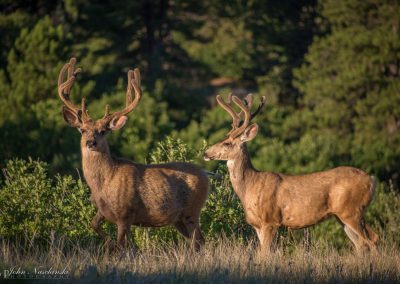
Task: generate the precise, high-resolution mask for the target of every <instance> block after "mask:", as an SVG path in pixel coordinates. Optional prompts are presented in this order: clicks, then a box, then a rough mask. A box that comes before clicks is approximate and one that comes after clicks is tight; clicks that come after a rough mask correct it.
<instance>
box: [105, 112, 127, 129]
mask: <svg viewBox="0 0 400 284" xmlns="http://www.w3.org/2000/svg"><path fill="white" fill-rule="evenodd" d="M127 120H128V117H126V116H125V115H123V116H119V117H115V118H113V119H112V120H111V121H110V123H109V124H108V128H109V129H111V130H118V129H121V128H122V127H123V126H124V125H125V123H126V121H127Z"/></svg>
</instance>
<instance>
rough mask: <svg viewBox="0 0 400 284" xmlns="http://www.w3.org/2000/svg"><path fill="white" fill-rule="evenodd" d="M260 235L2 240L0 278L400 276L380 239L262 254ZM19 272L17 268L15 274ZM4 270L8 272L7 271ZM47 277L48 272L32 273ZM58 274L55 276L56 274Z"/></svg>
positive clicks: (392, 249)
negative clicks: (197, 243) (112, 247)
mask: <svg viewBox="0 0 400 284" xmlns="http://www.w3.org/2000/svg"><path fill="white" fill-rule="evenodd" d="M255 247H256V246H255V243H254V242H250V243H249V244H247V245H245V244H243V243H242V242H239V241H235V240H228V239H226V238H221V239H220V240H218V241H212V242H208V243H207V244H206V246H205V247H204V248H203V249H202V250H201V251H200V252H198V253H196V252H192V251H190V250H188V249H187V247H186V245H185V244H183V243H182V244H179V245H165V246H162V245H157V246H150V247H147V248H143V249H140V250H137V249H132V248H131V249H129V250H128V252H126V253H124V254H120V255H115V254H109V253H107V252H106V251H105V250H104V248H103V247H99V246H98V245H95V244H94V243H92V244H87V245H76V244H73V243H71V242H67V241H65V240H64V241H63V240H59V241H52V242H50V243H49V244H48V245H46V246H44V247H43V246H41V247H39V246H36V245H32V244H29V243H26V244H24V245H14V244H12V243H10V242H8V241H4V240H3V241H1V242H0V269H1V270H0V272H1V274H2V276H0V280H1V281H0V282H2V281H4V283H15V280H12V279H9V280H5V279H4V273H7V271H6V270H8V273H10V269H11V268H13V269H14V271H17V270H18V268H19V272H20V274H21V273H22V272H25V273H31V274H32V273H33V271H34V270H35V268H36V269H38V270H41V271H43V270H44V271H50V272H51V271H59V272H60V271H63V270H64V269H65V272H68V274H67V276H68V278H69V279H67V280H58V281H60V282H63V283H75V282H80V283H227V282H229V283H231V282H241V283H242V282H243V283H260V282H262V283H287V282H302V283H321V282H328V283H349V282H351V283H394V282H400V265H399V264H400V251H399V248H398V247H396V246H395V245H392V244H389V243H382V244H381V246H380V248H379V251H380V253H379V255H370V254H365V255H357V254H355V253H354V252H353V250H352V249H345V250H342V251H340V252H338V251H337V250H335V249H333V248H331V247H329V246H328V245H324V244H321V243H320V244H314V245H312V246H311V247H310V249H309V250H306V249H305V248H304V247H303V246H302V245H299V246H282V245H278V246H277V248H276V249H275V251H274V252H272V253H270V254H269V255H267V256H264V257H263V256H261V255H260V254H259V253H258V252H257V250H256V249H255ZM17 276H18V275H17V274H16V276H15V277H17ZM2 277H3V278H2ZM30 281H31V282H35V283H48V282H49V280H30ZM53 281H54V280H53Z"/></svg>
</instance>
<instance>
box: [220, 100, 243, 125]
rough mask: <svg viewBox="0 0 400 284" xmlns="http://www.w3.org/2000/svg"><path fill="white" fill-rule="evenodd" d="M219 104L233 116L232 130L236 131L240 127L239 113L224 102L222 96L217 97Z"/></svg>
mask: <svg viewBox="0 0 400 284" xmlns="http://www.w3.org/2000/svg"><path fill="white" fill-rule="evenodd" d="M231 98H232V94H229V96H228V102H229V103H230V102H231ZM217 102H218V104H219V105H220V106H221V107H222V108H223V109H224V110H226V111H227V112H228V113H229V114H230V115H231V116H232V130H234V129H236V128H237V127H238V122H239V116H238V115H237V113H236V112H235V111H234V110H233V108H232V107H231V106H230V105H229V104H227V103H225V102H224V100H223V99H222V97H221V96H220V95H218V96H217Z"/></svg>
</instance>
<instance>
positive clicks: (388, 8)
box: [0, 0, 400, 184]
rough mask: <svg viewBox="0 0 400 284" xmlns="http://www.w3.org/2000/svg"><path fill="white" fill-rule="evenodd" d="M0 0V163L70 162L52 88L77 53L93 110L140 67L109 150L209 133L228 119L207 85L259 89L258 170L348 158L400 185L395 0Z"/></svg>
mask: <svg viewBox="0 0 400 284" xmlns="http://www.w3.org/2000/svg"><path fill="white" fill-rule="evenodd" d="M0 11H1V14H0V34H1V53H0V162H1V166H4V165H5V161H6V160H8V159H10V158H15V157H20V158H27V157H28V156H30V157H32V158H34V159H36V158H39V159H40V160H43V161H46V162H47V163H49V164H50V168H51V170H52V171H53V172H54V173H55V172H62V173H74V174H76V171H75V168H80V152H79V137H80V135H79V133H78V132H77V131H76V130H75V129H72V128H70V127H68V126H67V125H66V123H65V122H64V121H63V119H62V115H61V105H62V104H61V101H60V100H59V99H58V96H57V77H58V72H59V70H60V68H61V66H62V65H63V64H65V63H66V62H67V61H68V60H69V58H70V57H72V56H75V57H77V59H78V66H80V67H82V68H83V71H84V72H83V73H82V75H80V76H79V79H78V82H77V83H76V84H75V85H76V86H74V88H73V90H72V96H73V99H74V100H75V101H76V102H79V101H80V98H81V97H82V96H84V97H85V98H86V99H87V102H88V104H89V112H90V113H91V114H92V116H95V117H96V116H98V117H100V115H102V113H103V108H104V105H105V104H106V103H110V104H111V106H112V110H116V109H118V108H121V107H122V106H123V103H124V91H125V88H126V72H127V70H128V69H129V68H133V67H138V68H140V70H141V71H142V78H143V86H144V87H143V88H144V95H143V99H142V102H141V103H140V105H139V106H138V108H137V109H136V110H135V111H134V113H132V114H131V115H130V116H129V122H128V125H127V126H126V127H125V128H124V129H123V130H121V131H119V132H117V133H114V134H112V135H111V137H110V145H111V147H112V152H113V153H115V154H117V155H122V156H125V157H128V158H130V159H133V160H135V161H136V162H140V163H145V162H149V155H150V153H151V151H152V149H154V147H155V145H156V144H157V142H159V141H162V140H164V139H165V137H166V136H167V135H169V136H172V137H178V138H180V139H182V141H183V142H184V143H185V144H186V145H188V146H189V147H190V148H191V149H200V148H201V147H202V145H203V142H204V140H205V141H207V143H210V144H211V143H213V142H215V141H216V140H218V139H220V138H222V137H223V135H224V134H226V132H227V131H228V130H229V125H230V117H229V116H228V115H227V114H226V113H225V112H224V111H222V110H221V109H220V108H218V107H216V105H215V95H216V94H223V95H227V94H228V93H229V92H233V94H236V95H238V96H244V95H246V94H247V93H248V92H252V93H253V94H255V97H256V99H255V103H258V98H259V96H261V95H265V96H266V97H267V107H266V108H265V110H264V111H263V113H262V115H260V116H258V118H257V120H256V122H257V123H258V124H259V125H260V130H261V131H260V133H259V135H258V137H257V139H255V140H254V142H251V143H250V145H249V146H250V149H251V153H252V157H253V162H254V164H255V165H256V167H258V168H259V169H263V170H274V171H282V172H285V173H306V172H311V171H316V170H322V169H327V168H331V167H334V166H338V165H352V166H356V167H360V168H362V169H364V170H366V171H368V172H370V173H371V174H374V175H377V176H378V177H379V178H380V179H381V180H386V181H387V180H389V179H391V180H392V181H393V182H394V184H398V183H399V170H400V167H399V165H400V147H399V142H400V91H399V90H400V79H399V68H400V31H399V25H400V13H399V12H400V9H399V2H398V1H396V0H346V1H336V0H326V1H313V0H312V1H310V0H300V1H288V0H281V1H261V0H252V1H247V0H246V1H241V0H238V1H219V0H213V1H208V0H206V1H189V0H158V1H157V0H142V1H119V0H113V1H86V0H85V1H83V0H65V1H41V0H36V1H35V0H31V1H14V0H13V1H9V0H2V1H0ZM196 162H197V163H200V164H202V163H203V162H202V161H201V159H198V160H197V161H196ZM203 166H206V167H208V168H210V169H213V168H215V167H216V163H214V164H203Z"/></svg>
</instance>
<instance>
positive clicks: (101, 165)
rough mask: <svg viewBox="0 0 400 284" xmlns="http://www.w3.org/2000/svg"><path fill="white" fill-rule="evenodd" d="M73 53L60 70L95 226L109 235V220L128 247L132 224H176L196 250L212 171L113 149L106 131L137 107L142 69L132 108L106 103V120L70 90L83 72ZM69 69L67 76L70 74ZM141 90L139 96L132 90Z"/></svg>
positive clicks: (131, 84)
mask: <svg viewBox="0 0 400 284" xmlns="http://www.w3.org/2000/svg"><path fill="white" fill-rule="evenodd" d="M75 64H76V59H75V58H72V59H71V60H70V61H69V63H67V64H65V65H64V67H63V68H62V69H61V71H60V75H59V78H58V95H59V97H60V99H61V100H62V102H63V103H64V106H63V108H62V113H63V115H64V119H65V121H66V122H67V123H68V124H69V125H70V126H72V127H75V128H77V129H78V130H79V132H80V133H81V135H82V136H81V151H82V167H83V174H84V177H85V180H86V182H87V184H88V185H89V188H90V191H91V201H92V202H93V203H94V205H95V206H96V208H97V209H98V211H97V214H96V216H95V217H94V219H93V220H92V222H91V226H92V228H93V229H94V230H95V231H96V232H97V233H98V234H99V235H100V236H101V237H103V238H104V239H106V238H107V237H106V234H105V232H104V231H103V230H102V229H101V222H102V221H103V220H107V221H109V222H111V223H114V224H116V225H117V227H118V236H117V245H118V247H119V248H124V247H125V246H126V237H127V235H128V233H129V232H130V227H131V225H138V226H145V227H161V226H166V225H174V226H175V228H176V229H177V230H178V231H179V232H180V233H181V234H182V235H183V236H184V237H185V238H188V239H189V238H190V239H192V240H194V245H195V248H196V249H199V248H200V246H201V245H202V244H203V243H204V238H203V236H202V233H201V231H200V226H199V216H200V211H201V208H202V207H203V205H204V202H205V200H206V197H207V194H208V186H209V185H208V178H207V174H206V173H205V172H204V171H203V170H202V169H200V168H198V167H197V166H195V165H193V164H189V163H167V164H158V165H156V164H154V165H142V164H137V163H134V162H131V161H128V160H126V159H122V158H117V157H114V156H112V155H111V154H110V150H109V147H108V144H107V140H106V134H107V133H108V132H110V131H113V130H118V129H120V128H122V127H123V126H124V124H125V122H126V121H127V117H126V115H127V114H128V113H129V112H131V111H132V110H134V109H135V107H136V106H137V105H138V103H139V101H140V98H141V94H142V92H141V87H140V72H139V70H138V69H135V70H133V71H132V70H130V71H129V72H128V87H127V92H126V107H125V108H124V109H122V110H121V111H117V112H114V113H110V110H109V106H108V105H106V108H105V114H104V116H103V117H102V118H101V119H98V120H93V119H91V118H90V117H89V114H88V112H87V110H86V107H85V100H84V98H82V104H81V107H77V106H75V105H74V104H73V103H72V102H71V100H70V98H69V94H70V91H71V87H72V85H73V83H74V81H75V79H76V75H77V74H78V73H79V72H80V71H81V70H80V69H79V68H78V69H75ZM66 72H67V79H66V80H65V81H64V79H65V73H66ZM133 90H134V91H135V98H134V99H133V98H132V92H133Z"/></svg>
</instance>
